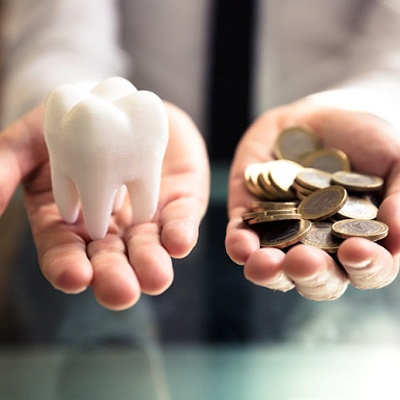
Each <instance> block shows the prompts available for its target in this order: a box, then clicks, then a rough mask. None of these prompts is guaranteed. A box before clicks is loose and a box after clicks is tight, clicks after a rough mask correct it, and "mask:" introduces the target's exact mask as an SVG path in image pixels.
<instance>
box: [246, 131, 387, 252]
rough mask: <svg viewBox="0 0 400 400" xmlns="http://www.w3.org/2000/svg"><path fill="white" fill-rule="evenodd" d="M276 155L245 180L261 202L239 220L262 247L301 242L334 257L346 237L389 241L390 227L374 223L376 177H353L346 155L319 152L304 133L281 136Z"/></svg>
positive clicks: (310, 133)
mask: <svg viewBox="0 0 400 400" xmlns="http://www.w3.org/2000/svg"><path fill="white" fill-rule="evenodd" d="M274 153H275V157H276V159H275V160H272V161H269V162H265V163H255V164H251V165H249V166H248V167H247V168H246V171H245V174H244V175H245V176H244V178H245V183H246V187H247V188H248V190H249V191H250V192H251V193H253V194H254V195H255V196H257V197H258V198H259V200H258V201H253V202H251V203H250V204H249V209H250V211H249V212H248V213H245V214H244V215H243V216H242V218H243V221H245V222H246V223H247V224H248V225H249V226H250V227H252V228H253V229H254V230H256V231H257V232H258V233H259V234H260V243H261V246H263V247H276V248H280V249H285V248H288V247H289V246H292V245H294V244H296V243H299V242H301V243H305V244H308V245H311V246H316V247H319V248H321V249H324V250H326V251H327V252H330V253H334V252H336V250H337V249H338V247H339V245H340V244H341V243H342V241H343V240H345V239H347V238H349V237H364V238H367V239H370V240H372V241H378V240H381V239H383V238H384V237H386V236H387V234H388V231H389V229H388V226H387V225H386V224H384V223H383V222H381V221H378V220H376V218H377V215H378V200H377V199H378V196H376V195H375V194H376V193H379V191H380V190H381V189H382V187H383V185H384V181H383V180H382V179H381V178H380V177H377V176H373V175H366V174H362V173H357V172H354V171H351V166H350V161H349V159H348V157H347V156H346V154H345V153H343V152H342V151H340V150H338V149H333V148H323V147H322V143H321V142H320V140H319V138H318V136H317V135H316V134H315V133H314V132H313V131H312V130H311V129H309V128H305V127H292V128H289V129H285V130H284V131H282V132H281V134H280V136H279V138H278V140H277V142H276V145H275V149H274Z"/></svg>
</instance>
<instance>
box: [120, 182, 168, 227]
mask: <svg viewBox="0 0 400 400" xmlns="http://www.w3.org/2000/svg"><path fill="white" fill-rule="evenodd" d="M126 186H127V189H128V194H129V199H130V202H131V207H132V215H133V222H134V223H135V224H141V223H143V222H149V221H151V220H152V218H153V217H154V214H155V212H156V210H157V204H158V192H159V186H160V183H159V179H157V177H152V179H150V180H149V179H146V180H144V179H142V178H141V179H135V180H134V181H131V182H129V183H127V184H126Z"/></svg>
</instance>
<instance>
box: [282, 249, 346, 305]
mask: <svg viewBox="0 0 400 400" xmlns="http://www.w3.org/2000/svg"><path fill="white" fill-rule="evenodd" d="M282 271H283V272H284V273H285V274H286V275H287V276H288V278H289V279H291V280H292V281H293V282H294V283H295V285H296V290H297V291H298V292H299V293H300V294H301V295H303V296H304V297H306V298H308V299H310V300H334V299H337V298H339V297H340V296H341V295H342V294H343V293H344V292H345V290H346V288H347V286H348V278H347V276H346V274H345V273H344V271H343V270H342V269H341V268H339V267H338V266H337V265H336V263H335V261H334V260H333V258H332V257H331V256H330V255H329V254H328V253H326V252H325V251H323V250H321V249H318V248H314V247H311V246H307V245H297V246H295V247H293V248H292V249H290V250H289V251H288V252H287V254H286V257H285V258H284V260H283V262H282Z"/></svg>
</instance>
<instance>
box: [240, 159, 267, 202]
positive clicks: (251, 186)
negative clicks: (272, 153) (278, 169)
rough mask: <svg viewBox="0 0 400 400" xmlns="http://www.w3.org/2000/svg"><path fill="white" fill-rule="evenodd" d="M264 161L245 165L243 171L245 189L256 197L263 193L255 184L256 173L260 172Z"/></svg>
mask: <svg viewBox="0 0 400 400" xmlns="http://www.w3.org/2000/svg"><path fill="white" fill-rule="evenodd" d="M263 165H264V163H253V164H250V165H248V166H247V167H246V169H245V171H244V179H245V184H246V187H247V189H248V190H249V191H250V192H251V193H252V194H254V195H255V196H257V197H261V196H262V195H263V191H262V190H261V189H260V187H259V185H258V184H257V178H258V175H259V174H260V172H261V169H262V167H263Z"/></svg>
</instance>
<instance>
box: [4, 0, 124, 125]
mask: <svg viewBox="0 0 400 400" xmlns="http://www.w3.org/2000/svg"><path fill="white" fill-rule="evenodd" d="M93 16H94V17H93ZM2 22H3V35H4V40H3V43H4V49H3V55H4V59H3V87H2V104H1V124H2V126H6V125H8V124H9V123H11V122H12V121H14V120H15V119H17V118H18V117H20V116H21V115H23V114H24V113H26V112H27V111H29V110H30V109H31V108H33V107H34V106H36V105H38V104H39V103H40V102H42V101H43V100H44V99H45V97H46V96H47V94H48V92H49V91H50V90H51V89H52V88H54V87H55V86H57V85H59V84H61V83H75V82H82V81H87V80H91V81H92V80H99V79H103V78H105V77H108V76H112V75H123V74H124V72H125V70H126V68H127V58H126V57H125V54H124V53H123V52H122V50H121V49H120V48H119V44H118V42H119V40H118V39H119V38H118V34H119V25H118V8H117V6H116V1H114V0H84V1H82V0H21V1H19V0H18V1H15V0H8V1H6V2H5V7H4V13H3V21H2Z"/></svg>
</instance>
